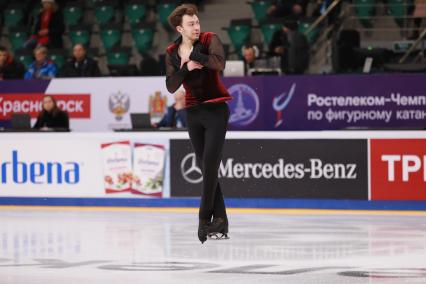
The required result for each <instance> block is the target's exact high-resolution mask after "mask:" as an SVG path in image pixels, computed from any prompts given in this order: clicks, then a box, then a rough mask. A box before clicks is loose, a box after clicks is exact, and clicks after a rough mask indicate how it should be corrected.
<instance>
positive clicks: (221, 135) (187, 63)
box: [166, 4, 232, 243]
mask: <svg viewBox="0 0 426 284" xmlns="http://www.w3.org/2000/svg"><path fill="white" fill-rule="evenodd" d="M197 14H198V11H197V8H196V6H194V5H191V4H183V5H180V6H178V7H177V8H176V9H175V10H174V11H173V12H172V13H171V14H170V16H169V23H170V25H171V26H172V27H173V28H175V29H176V30H177V31H178V32H179V33H180V36H179V38H178V39H177V40H176V41H175V42H174V43H173V44H171V45H170V46H169V47H168V48H167V53H166V85H167V89H168V91H169V92H170V93H174V92H175V91H176V90H177V89H178V88H179V87H180V86H181V85H182V84H183V86H184V88H185V91H186V96H185V104H186V110H187V128H188V133H189V137H190V139H191V144H192V146H193V148H194V151H195V154H196V156H197V159H198V161H199V163H200V166H201V170H202V174H203V191H202V195H201V203H200V210H199V226H198V238H199V240H200V241H201V243H204V242H205V241H206V240H207V236H212V237H213V236H215V237H218V238H228V236H227V233H228V218H227V215H226V209H225V202H224V199H223V195H222V190H221V188H220V184H219V181H218V169H219V164H220V160H221V158H222V148H223V144H224V142H225V135H226V130H227V126H228V119H229V108H228V104H227V103H226V101H228V100H230V99H231V98H232V97H231V96H230V95H229V93H228V91H227V89H226V88H225V86H224V85H223V84H222V82H221V80H220V71H222V70H223V69H224V68H225V54H224V50H223V45H222V43H221V41H220V39H219V37H218V36H217V35H216V34H214V33H211V32H201V28H200V22H199V19H198V16H197Z"/></svg>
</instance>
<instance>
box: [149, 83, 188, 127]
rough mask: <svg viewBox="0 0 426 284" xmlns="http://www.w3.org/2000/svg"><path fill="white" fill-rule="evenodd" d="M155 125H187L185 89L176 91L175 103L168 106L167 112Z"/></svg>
mask: <svg viewBox="0 0 426 284" xmlns="http://www.w3.org/2000/svg"><path fill="white" fill-rule="evenodd" d="M154 126H155V127H157V128H160V127H175V128H185V127H186V110H185V91H184V90H179V91H177V92H176V93H175V103H174V104H173V105H172V106H169V107H168V108H167V113H166V114H165V115H164V117H163V118H162V119H161V121H160V122H159V123H158V124H154Z"/></svg>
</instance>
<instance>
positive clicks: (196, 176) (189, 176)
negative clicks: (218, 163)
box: [180, 153, 203, 184]
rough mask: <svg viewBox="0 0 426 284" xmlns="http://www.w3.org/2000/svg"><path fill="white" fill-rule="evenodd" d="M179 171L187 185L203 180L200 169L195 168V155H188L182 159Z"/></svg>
mask: <svg viewBox="0 0 426 284" xmlns="http://www.w3.org/2000/svg"><path fill="white" fill-rule="evenodd" d="M180 171H181V173H182V176H183V178H184V179H185V180H186V181H187V182H189V183H194V184H195V183H200V182H201V181H202V180H203V174H202V173H201V169H200V168H199V167H198V166H197V157H196V156H195V153H189V154H188V155H186V156H185V158H183V160H182V162H181V164H180Z"/></svg>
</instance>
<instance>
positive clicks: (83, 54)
mask: <svg viewBox="0 0 426 284" xmlns="http://www.w3.org/2000/svg"><path fill="white" fill-rule="evenodd" d="M60 75H61V77H99V76H101V72H100V71H99V66H98V62H97V61H96V60H94V59H92V58H90V57H88V56H87V51H86V48H85V47H84V46H83V45H82V44H79V43H78V44H76V45H75V46H74V48H73V56H72V58H71V59H70V60H68V62H66V63H65V65H64V66H63V67H62V71H61V72H60Z"/></svg>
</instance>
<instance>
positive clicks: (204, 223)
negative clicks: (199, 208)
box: [198, 219, 210, 244]
mask: <svg viewBox="0 0 426 284" xmlns="http://www.w3.org/2000/svg"><path fill="white" fill-rule="evenodd" d="M209 224H210V221H209V220H207V219H200V221H199V223H198V239H199V240H200V242H201V243H202V244H203V243H204V242H205V241H206V240H207V235H208V233H209V232H208V230H209V227H208V226H209Z"/></svg>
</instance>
